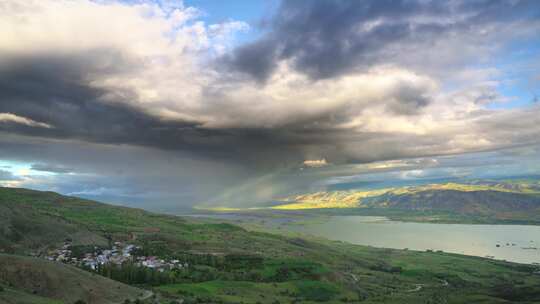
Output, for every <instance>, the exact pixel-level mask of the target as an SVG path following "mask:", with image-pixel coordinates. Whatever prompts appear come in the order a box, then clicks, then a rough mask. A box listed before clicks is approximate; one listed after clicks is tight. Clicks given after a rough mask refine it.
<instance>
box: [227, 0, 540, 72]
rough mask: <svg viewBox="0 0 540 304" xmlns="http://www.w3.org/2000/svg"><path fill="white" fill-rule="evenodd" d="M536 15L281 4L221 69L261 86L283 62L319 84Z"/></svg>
mask: <svg viewBox="0 0 540 304" xmlns="http://www.w3.org/2000/svg"><path fill="white" fill-rule="evenodd" d="M539 12H540V2H538V1H534V0H530V1H527V0H525V1H504V0H502V1H488V0H486V1H482V0H480V1H415V0H373V1H346V0H329V1H283V3H282V4H281V7H280V8H279V9H278V12H277V13H276V15H275V16H274V17H273V18H271V20H270V21H269V22H268V24H267V28H268V33H267V34H265V35H264V36H263V37H262V38H260V39H259V40H258V41H256V42H253V43H250V44H247V45H243V46H240V47H238V48H237V49H236V50H235V51H234V52H233V53H232V54H231V55H229V56H227V57H226V58H225V59H224V61H225V62H226V65H227V66H228V67H233V68H235V69H237V70H238V71H241V72H244V73H246V74H249V75H251V76H252V77H254V78H255V79H256V80H258V81H261V82H262V81H264V80H266V79H267V78H268V77H269V76H270V75H271V74H272V71H273V70H274V69H275V68H276V66H277V64H278V62H279V61H281V60H292V62H293V65H294V67H295V68H296V69H297V70H299V71H301V72H303V73H305V74H307V75H309V76H310V77H311V78H313V79H324V78H330V77H334V76H336V75H340V74H343V73H348V72H351V71H356V70H362V69H365V68H369V67H371V66H373V65H376V64H380V63H395V62H400V61H401V60H402V59H403V57H407V56H413V57H414V56H415V54H412V53H409V51H410V50H411V48H410V47H411V46H416V48H414V47H413V48H412V50H413V51H419V52H422V51H424V50H422V49H423V48H433V47H435V41H438V40H439V39H441V38H442V39H444V35H445V34H451V35H454V36H455V35H459V34H460V33H463V32H466V33H469V34H470V35H475V34H478V32H476V30H477V29H481V26H484V25H488V24H493V23H497V22H499V23H500V22H508V21H515V20H520V19H522V20H527V19H538V18H539V17H540V13H539ZM482 39H485V38H483V37H480V36H479V37H478V40H479V41H481V40H482ZM426 41H430V42H431V45H426V44H425V42H426ZM473 42H474V43H476V41H473ZM452 47H457V46H452ZM443 52H444V50H441V53H443ZM439 59H440V60H442V59H443V58H439Z"/></svg>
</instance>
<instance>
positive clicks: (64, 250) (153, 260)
mask: <svg viewBox="0 0 540 304" xmlns="http://www.w3.org/2000/svg"><path fill="white" fill-rule="evenodd" d="M136 249H141V247H139V246H136V245H133V244H124V243H121V242H115V243H114V245H113V246H112V248H110V249H100V248H98V247H89V249H88V251H89V252H85V253H84V254H83V256H82V257H81V256H80V255H79V256H74V255H73V251H72V242H71V241H65V242H64V244H63V245H62V247H61V248H58V249H55V250H51V251H49V252H48V253H47V255H45V256H44V258H46V259H47V260H49V261H57V262H62V263H67V264H72V265H76V266H80V267H87V268H90V269H92V270H96V269H97V268H98V267H99V266H100V265H107V264H115V265H122V264H124V263H132V264H134V265H136V266H139V267H147V268H152V269H156V270H158V271H160V272H163V271H165V270H172V269H182V268H186V267H188V266H189V265H188V263H182V262H181V261H180V260H165V259H160V258H158V257H156V256H137V255H134V254H133V252H134V251H135V250H136Z"/></svg>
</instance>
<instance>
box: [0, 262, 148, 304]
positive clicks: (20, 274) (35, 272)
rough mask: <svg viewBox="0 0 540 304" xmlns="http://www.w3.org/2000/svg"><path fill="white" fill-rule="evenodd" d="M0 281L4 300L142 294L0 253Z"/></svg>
mask: <svg viewBox="0 0 540 304" xmlns="http://www.w3.org/2000/svg"><path fill="white" fill-rule="evenodd" d="M0 284H2V285H4V286H9V289H8V288H6V289H8V290H6V291H4V292H0V299H3V300H4V301H6V302H8V303H10V302H12V301H15V302H13V303H21V302H27V303H58V302H63V303H74V302H75V301H77V300H80V299H82V300H84V301H85V302H86V303H121V302H123V301H124V300H125V299H135V298H137V297H138V296H140V295H142V293H144V291H143V290H140V289H137V288H134V287H131V286H128V285H125V284H122V283H119V282H116V281H112V280H109V279H107V278H104V277H101V276H98V275H95V274H92V273H89V272H87V271H84V270H81V269H78V268H76V267H73V266H70V265H65V264H61V263H55V262H49V261H46V260H43V259H37V258H32V257H24V256H16V255H5V254H0ZM21 299H26V300H25V301H22V300H21Z"/></svg>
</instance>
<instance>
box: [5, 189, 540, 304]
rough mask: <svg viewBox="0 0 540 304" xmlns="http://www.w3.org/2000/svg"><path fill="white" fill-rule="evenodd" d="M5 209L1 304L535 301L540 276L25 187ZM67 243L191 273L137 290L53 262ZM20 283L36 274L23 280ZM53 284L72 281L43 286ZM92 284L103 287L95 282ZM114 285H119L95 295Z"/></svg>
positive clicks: (151, 277) (510, 266) (487, 262)
mask: <svg viewBox="0 0 540 304" xmlns="http://www.w3.org/2000/svg"><path fill="white" fill-rule="evenodd" d="M0 208H2V212H1V213H0V225H1V230H0V232H1V235H0V250H1V251H2V252H3V253H2V255H0V261H1V264H2V265H9V267H7V266H4V267H0V286H2V288H3V291H2V292H0V299H2V300H3V301H5V302H6V303H13V302H10V301H12V299H13V297H15V295H18V294H24V295H27V296H25V297H26V299H28V300H27V302H26V303H66V304H69V303H74V302H75V301H76V300H81V301H84V303H118V301H117V299H119V298H122V300H121V301H123V302H125V303H127V302H128V301H130V302H136V301H138V302H139V303H142V302H147V303H163V304H165V303H166V304H169V303H175V302H177V303H180V302H182V303H241V302H242V303H278V302H279V303H317V302H329V303H332V302H333V303H337V302H339V303H347V302H350V303H358V302H361V303H403V301H407V302H409V303H422V302H425V303H439V302H441V301H445V302H447V303H470V302H471V301H476V302H478V303H481V302H485V303H510V302H512V303H518V302H520V303H534V302H536V301H540V298H539V297H540V289H538V288H539V286H540V274H538V273H537V272H538V266H535V265H531V264H515V263H509V262H503V261H496V260H491V259H485V258H476V257H471V256H463V255H458V254H452V253H446V252H431V251H430V252H428V251H413V250H395V249H379V248H374V247H368V246H359V245H352V244H349V243H345V242H341V241H331V240H327V239H321V238H310V237H306V238H301V237H298V236H294V235H286V234H276V233H268V232H265V231H261V230H257V229H249V228H246V227H241V226H236V225H233V224H230V223H225V222H224V221H223V220H219V219H207V218H199V217H178V216H171V215H160V214H155V213H150V212H147V211H143V210H140V209H131V208H125V207H117V206H111V205H107V204H102V203H98V202H93V201H88V200H84V199H79V198H75V197H66V196H62V195H59V194H56V193H52V192H39V191H32V190H26V189H10V188H0ZM66 239H70V240H71V243H70V246H93V247H97V246H102V247H103V248H110V247H109V246H116V245H115V244H116V243H117V242H121V243H123V244H130V245H133V246H137V247H139V248H140V249H141V250H142V252H141V253H140V254H141V255H144V256H156V258H158V259H160V260H161V259H162V260H164V261H167V260H169V261H170V260H178V261H181V263H182V264H183V265H184V264H186V263H187V265H188V266H187V267H182V268H175V269H164V270H163V271H155V272H147V273H145V275H144V276H139V279H138V280H134V279H133V278H136V277H137V276H136V275H135V274H136V273H138V272H139V269H140V268H138V267H139V266H137V265H136V264H134V263H129V262H127V261H125V262H124V263H121V264H120V265H116V266H115V265H114V264H107V265H106V267H105V268H104V269H106V271H102V272H100V273H98V272H96V271H92V270H83V269H82V268H77V267H74V266H72V265H67V264H66V263H64V262H61V261H54V262H53V261H47V260H46V256H47V253H48V252H49V251H50V250H54V249H55V248H61V247H62V246H64V245H65V241H66ZM14 261H21V262H14ZM25 265H32V266H31V268H26V267H28V266H25ZM42 268H43V269H48V270H46V271H39V269H42ZM22 269H32V271H36V274H33V273H34V272H21V271H22ZM28 271H30V270H28ZM57 271H59V272H63V271H67V272H69V273H70V275H69V276H67V275H64V274H62V275H60V274H59V275H56V274H55V273H56V272H57ZM20 273H27V274H29V275H30V276H25V279H24V280H22V279H21V276H20ZM133 275H135V276H133ZM43 276H45V277H43ZM51 276H52V277H54V276H64V277H66V279H67V278H69V283H67V282H66V283H62V282H63V281H62V280H53V281H54V284H53V283H47V282H49V280H51V279H50V277H51ZM87 277H92V278H96V279H94V280H92V283H91V284H90V283H87V282H86V281H85V280H86V279H85V278H87ZM107 277H108V278H113V279H115V280H117V281H118V283H114V284H109V283H107V284H103V285H100V287H97V286H95V284H101V283H100V282H102V281H103V282H107V281H110V279H108V278H107ZM122 282H123V283H122ZM66 284H75V285H76V286H79V287H69V288H67V286H70V285H66ZM115 284H116V285H115ZM130 285H131V286H130ZM92 286H94V287H92ZM419 286H421V288H419ZM73 289H75V290H78V291H77V292H76V293H74V292H72V291H71V290H73ZM68 290H69V291H68ZM458 290H459V292H457V291H458ZM150 294H151V296H150ZM76 298H77V299H76ZM10 299H11V300H10ZM40 301H41V302H40ZM44 301H45V302H44ZM46 301H49V302H46ZM55 301H56V302H55Z"/></svg>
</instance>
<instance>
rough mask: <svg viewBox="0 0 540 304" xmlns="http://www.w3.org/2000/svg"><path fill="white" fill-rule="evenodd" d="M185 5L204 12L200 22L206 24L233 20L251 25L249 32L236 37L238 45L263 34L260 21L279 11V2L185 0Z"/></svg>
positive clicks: (275, 0) (274, 0) (268, 0)
mask: <svg viewBox="0 0 540 304" xmlns="http://www.w3.org/2000/svg"><path fill="white" fill-rule="evenodd" d="M184 5H185V6H186V7H188V6H190V7H195V8H197V9H199V10H200V11H202V12H203V15H202V16H201V17H200V18H199V20H202V21H204V22H205V23H206V24H219V23H223V22H227V21H231V20H234V21H243V22H246V23H247V24H249V26H250V30H249V31H245V32H242V33H238V34H237V36H236V43H238V44H241V43H245V42H248V41H252V40H254V39H256V38H257V37H259V36H260V35H261V34H262V33H263V30H262V28H261V27H260V21H261V20H263V19H266V18H268V17H270V16H271V15H272V14H273V13H274V12H275V10H276V9H277V6H278V5H279V2H278V1H277V0H267V1H254V0H234V1H215V0H185V1H184Z"/></svg>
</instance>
